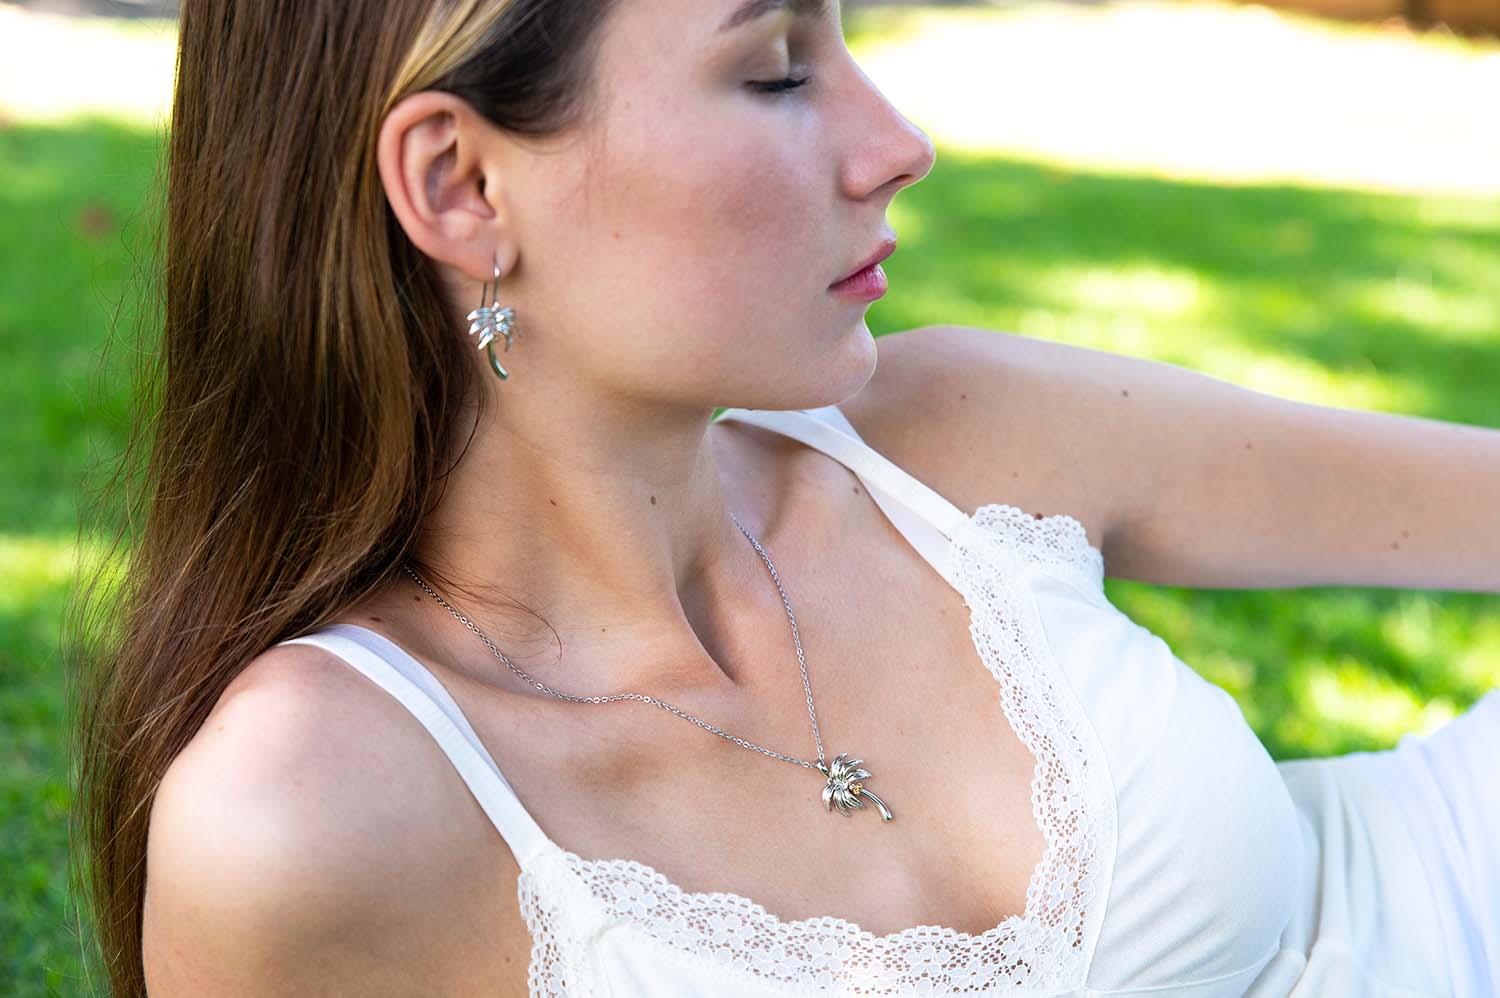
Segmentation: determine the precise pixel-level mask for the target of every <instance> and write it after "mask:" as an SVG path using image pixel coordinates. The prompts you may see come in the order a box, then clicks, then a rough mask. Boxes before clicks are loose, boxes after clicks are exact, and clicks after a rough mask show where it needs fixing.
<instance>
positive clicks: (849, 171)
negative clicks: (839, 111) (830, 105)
mask: <svg viewBox="0 0 1500 998" xmlns="http://www.w3.org/2000/svg"><path fill="white" fill-rule="evenodd" d="M851 65H853V60H851ZM854 74H855V80H856V85H855V87H854V88H853V89H852V91H851V100H852V101H853V102H854V104H855V105H856V107H857V108H858V109H859V110H860V111H862V112H863V113H855V114H852V115H850V118H849V121H850V123H851V126H852V128H853V132H852V134H851V135H850V144H851V152H850V155H849V157H848V158H847V160H846V161H845V162H846V167H845V171H846V178H845V179H846V187H847V190H848V193H849V196H850V197H855V198H868V197H871V196H875V195H880V194H883V195H885V196H887V197H893V196H895V194H896V192H897V191H900V190H901V189H903V188H905V187H910V186H911V185H912V184H915V183H916V182H917V181H919V180H921V179H922V178H923V177H925V176H927V174H928V173H930V172H931V171H932V165H933V162H934V160H935V159H936V158H937V151H936V149H935V148H934V147H933V144H932V139H930V138H929V137H928V136H927V133H926V132H924V131H922V129H920V128H918V127H917V126H916V125H914V124H912V123H911V122H910V121H908V120H907V119H906V117H905V116H904V115H902V114H901V112H900V111H897V110H896V108H895V107H894V106H893V105H892V104H891V102H890V101H889V100H887V99H886V96H885V94H883V93H881V92H880V88H879V87H877V86H875V84H874V82H873V81H871V80H870V78H869V77H868V76H866V75H865V73H864V70H862V69H860V68H859V67H858V66H857V65H854Z"/></svg>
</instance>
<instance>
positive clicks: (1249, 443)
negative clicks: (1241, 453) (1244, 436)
mask: <svg viewBox="0 0 1500 998" xmlns="http://www.w3.org/2000/svg"><path fill="white" fill-rule="evenodd" d="M1245 449H1246V450H1254V449H1255V445H1254V444H1252V443H1251V442H1250V441H1248V440H1246V441H1245Z"/></svg>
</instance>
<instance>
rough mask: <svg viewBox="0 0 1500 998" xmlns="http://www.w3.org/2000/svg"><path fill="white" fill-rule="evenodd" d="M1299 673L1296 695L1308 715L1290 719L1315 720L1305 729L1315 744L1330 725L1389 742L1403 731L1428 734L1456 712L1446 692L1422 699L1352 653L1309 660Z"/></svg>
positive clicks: (1329, 731) (1347, 735)
mask: <svg viewBox="0 0 1500 998" xmlns="http://www.w3.org/2000/svg"><path fill="white" fill-rule="evenodd" d="M1300 676H1301V684H1300V690H1299V692H1300V696H1299V698H1298V699H1299V703H1300V704H1301V705H1303V706H1304V707H1305V708H1306V711H1307V714H1308V717H1306V718H1299V719H1298V720H1297V721H1296V722H1293V723H1296V724H1301V725H1307V724H1312V725H1314V726H1316V728H1315V731H1316V733H1315V734H1311V735H1310V737H1311V739H1312V740H1313V745H1312V747H1314V748H1315V749H1316V748H1317V744H1316V742H1317V740H1323V739H1325V736H1331V735H1332V733H1333V732H1335V731H1337V732H1338V734H1339V735H1340V736H1341V737H1343V738H1350V737H1351V736H1353V737H1358V738H1361V739H1366V740H1368V741H1369V742H1371V743H1375V744H1381V745H1385V744H1388V743H1394V742H1396V741H1397V740H1399V739H1400V737H1401V736H1402V735H1403V734H1405V733H1407V732H1416V733H1419V734H1427V733H1429V732H1431V731H1433V730H1435V729H1436V728H1438V727H1439V726H1440V725H1442V724H1443V723H1444V722H1446V721H1449V720H1452V719H1453V718H1454V717H1456V716H1457V714H1458V710H1457V707H1456V706H1455V705H1454V704H1453V703H1452V701H1450V700H1448V699H1447V698H1446V697H1434V698H1432V699H1430V700H1428V701H1426V702H1425V703H1424V702H1422V701H1420V700H1419V699H1418V698H1416V697H1415V696H1413V695H1412V692H1411V690H1410V689H1409V688H1407V687H1406V686H1403V685H1401V684H1400V683H1397V682H1395V681H1393V680H1392V679H1391V678H1390V677H1389V676H1386V675H1383V674H1381V673H1380V672H1378V671H1376V670H1374V669H1371V668H1369V667H1368V666H1367V665H1365V664H1363V663H1361V662H1358V661H1354V660H1352V659H1347V658H1344V659H1339V660H1337V661H1334V662H1326V663H1317V664H1311V665H1308V666H1307V667H1305V668H1304V669H1302V670H1300ZM1324 743H1325V744H1328V745H1332V744H1335V743H1333V742H1331V741H1325V742H1324Z"/></svg>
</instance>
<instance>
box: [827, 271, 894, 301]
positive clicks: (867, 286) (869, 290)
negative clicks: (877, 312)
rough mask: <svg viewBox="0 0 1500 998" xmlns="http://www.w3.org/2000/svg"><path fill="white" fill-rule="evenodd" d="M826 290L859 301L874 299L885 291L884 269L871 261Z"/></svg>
mask: <svg viewBox="0 0 1500 998" xmlns="http://www.w3.org/2000/svg"><path fill="white" fill-rule="evenodd" d="M828 290H830V291H832V292H834V293H835V294H840V295H846V296H848V297H850V298H855V299H858V300H859V301H874V300H875V299H876V298H879V297H880V296H881V295H883V294H885V292H886V283H885V271H884V270H881V269H880V264H878V263H872V264H870V266H868V267H866V268H865V269H864V270H861V271H858V272H856V273H855V274H853V275H851V276H849V277H846V278H844V279H843V280H842V281H839V282H838V283H837V284H835V285H834V286H833V287H831V288H829V289H828Z"/></svg>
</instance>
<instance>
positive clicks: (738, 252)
mask: <svg viewBox="0 0 1500 998" xmlns="http://www.w3.org/2000/svg"><path fill="white" fill-rule="evenodd" d="M741 3H742V0H712V2H710V0H622V2H621V3H620V5H619V6H618V7H617V9H616V10H615V11H614V13H613V14H612V15H611V18H610V20H609V21H608V22H607V23H606V24H604V25H603V26H602V31H603V35H602V40H601V48H600V54H599V59H600V61H599V63H598V64H597V72H598V74H599V91H600V97H599V101H598V103H597V104H596V105H595V107H594V111H593V115H592V117H591V118H590V119H589V121H588V122H587V124H586V125H584V126H583V131H582V133H581V134H574V135H572V136H570V137H569V139H568V141H567V142H566V143H563V144H560V145H558V146H556V147H549V148H547V149H546V150H545V151H538V152H537V153H536V154H535V158H534V159H533V160H531V161H529V162H526V163H525V164H524V168H523V169H520V170H519V171H517V172H515V173H514V174H512V179H511V180H510V181H509V185H510V190H509V196H508V197H507V207H508V210H509V211H510V212H511V213H512V217H511V218H510V219H509V222H510V224H511V227H512V228H511V235H512V237H513V238H514V239H515V250H516V254H517V255H516V262H515V269H514V271H513V272H511V273H510V274H507V275H505V276H504V277H502V281H501V287H500V299H501V302H502V304H504V303H507V302H514V303H515V304H516V312H517V325H518V327H520V328H521V329H522V330H523V332H522V333H521V334H520V337H519V338H518V341H517V347H518V348H519V347H521V346H523V345H524V346H525V348H526V349H525V352H526V353H529V354H531V355H532V357H535V358H536V359H535V361H534V365H528V366H533V367H534V369H536V370H556V371H566V372H567V376H568V377H569V378H570V379H572V383H573V385H574V387H575V388H578V389H581V390H585V391H589V392H593V393H597V394H598V396H599V397H600V398H601V399H606V398H607V396H608V395H609V394H610V393H616V394H617V395H619V396H620V397H621V399H624V400H630V401H639V400H644V401H648V402H651V403H653V404H661V403H669V404H671V403H675V404H691V405H694V406H704V407H712V406H713V405H717V404H730V405H748V406H751V407H758V408H793V407H804V406H809V405H815V404H823V403H825V402H832V401H837V400H839V399H842V398H845V397H847V396H848V395H850V394H852V393H853V392H854V391H856V390H858V388H859V387H860V386H861V385H862V384H863V383H864V382H865V381H866V380H867V379H868V377H869V375H870V374H871V372H872V371H873V369H874V362H875V353H874V343H873V340H872V339H871V337H870V333H869V329H868V326H867V325H866V323H865V313H866V311H867V310H868V308H869V307H870V304H871V303H870V302H868V301H861V300H858V299H855V298H850V297H846V296H844V295H840V294H835V293H833V292H831V291H830V290H829V286H830V285H831V284H833V283H834V282H836V281H837V280H838V279H840V278H842V277H843V276H845V275H846V274H848V273H849V272H850V271H852V270H854V269H855V268H856V267H857V266H858V265H859V264H861V263H862V262H863V261H864V260H865V259H866V258H867V257H868V255H869V254H870V253H871V252H872V251H874V250H875V249H876V248H877V245H878V243H879V242H880V240H881V239H882V238H883V237H885V236H889V235H892V234H896V235H899V233H894V230H893V229H892V227H891V225H890V224H889V222H888V221H887V218H886V214H887V208H888V206H889V205H890V203H891V200H892V198H893V197H894V196H895V194H896V192H897V191H899V190H900V189H902V188H903V187H906V186H907V185H909V184H912V183H915V182H916V181H918V180H920V179H921V178H922V177H924V176H925V175H926V174H927V173H928V171H929V170H930V169H931V168H932V163H933V155H934V154H933V147H932V144H931V142H930V141H929V139H928V138H927V136H926V135H925V134H924V133H923V132H922V131H921V130H920V129H918V128H916V127H915V126H913V125H912V124H911V123H910V122H908V121H907V120H906V119H905V118H903V117H902V116H901V115H900V114H899V113H898V112H897V111H896V109H895V108H893V107H892V106H891V105H890V103H889V102H887V101H886V99H885V98H884V97H883V96H882V95H881V93H880V92H879V91H878V90H877V89H876V88H875V86H874V84H873V83H871V81H870V80H869V79H868V78H867V77H866V76H865V75H864V73H863V72H862V71H861V70H860V68H859V67H858V66H857V65H856V64H855V62H854V60H853V58H852V56H851V55H850V53H849V51H848V49H847V48H846V47H845V45H844V41H843V34H842V29H841V26H840V11H839V7H838V3H837V0H826V3H827V7H826V9H825V10H823V11H821V12H817V11H815V10H810V11H808V13H807V15H806V16H798V15H797V14H796V13H794V12H793V11H792V10H788V9H785V8H784V7H783V8H782V9H777V10H773V11H772V12H771V13H768V14H765V15H763V16H761V17H757V18H754V19H752V20H749V21H747V22H745V23H743V24H741V25H738V26H735V27H731V28H728V29H723V30H721V25H722V24H723V23H724V22H725V21H726V19H728V18H729V17H730V15H731V14H732V13H733V12H734V11H735V10H736V9H737V8H738V7H739V6H741ZM793 6H795V4H793ZM803 6H804V7H808V8H815V7H816V3H806V4H803ZM788 77H790V78H794V79H804V78H805V79H806V80H807V82H806V83H804V84H803V85H801V86H800V87H796V88H795V89H789V90H785V91H784V92H781V93H775V92H769V91H771V90H772V89H774V88H772V87H768V86H767V85H766V84H767V83H775V82H776V81H782V80H784V79H786V78H788ZM898 252H899V250H898ZM892 292H893V293H899V288H893V289H892ZM507 296H509V297H507ZM466 307H473V306H472V305H468V306H466ZM528 329H530V330H534V331H535V332H534V334H533V335H532V336H531V337H530V338H529V339H530V342H527V339H528V338H527V337H526V332H525V331H526V330H528ZM543 341H545V347H543V346H542V344H543ZM534 344H535V345H534ZM544 352H545V354H546V355H547V356H545V357H544V356H542V355H543V353H544ZM564 354H565V356H561V355H564ZM502 356H503V355H502ZM512 356H513V357H514V358H516V360H515V364H514V367H516V368H519V367H521V366H522V364H521V360H522V354H521V352H520V351H519V350H517V351H516V352H513V353H512ZM502 363H507V361H506V360H504V359H503V360H502ZM553 364H555V365H557V366H556V367H548V366H547V365H553ZM508 366H509V364H508ZM517 383H518V384H519V379H518V380H517ZM507 387H509V386H507Z"/></svg>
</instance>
